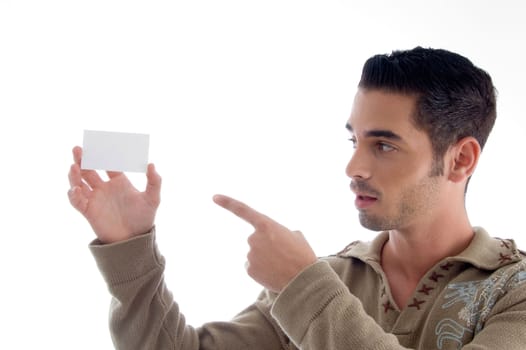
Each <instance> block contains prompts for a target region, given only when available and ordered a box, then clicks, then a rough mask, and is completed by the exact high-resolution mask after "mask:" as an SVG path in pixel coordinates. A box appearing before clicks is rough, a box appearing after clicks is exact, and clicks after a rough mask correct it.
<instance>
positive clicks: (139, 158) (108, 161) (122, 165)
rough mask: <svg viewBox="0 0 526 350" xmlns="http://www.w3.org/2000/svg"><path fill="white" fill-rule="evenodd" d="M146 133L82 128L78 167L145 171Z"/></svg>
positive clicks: (147, 141)
mask: <svg viewBox="0 0 526 350" xmlns="http://www.w3.org/2000/svg"><path fill="white" fill-rule="evenodd" d="M149 143H150V136H149V135H147V134H135V133H125V132H111V131H96V130H84V140H83V145H82V148H83V152H82V161H81V164H80V167H81V168H82V169H94V170H106V171H129V172H143V173H144V172H146V168H147V167H148V149H149Z"/></svg>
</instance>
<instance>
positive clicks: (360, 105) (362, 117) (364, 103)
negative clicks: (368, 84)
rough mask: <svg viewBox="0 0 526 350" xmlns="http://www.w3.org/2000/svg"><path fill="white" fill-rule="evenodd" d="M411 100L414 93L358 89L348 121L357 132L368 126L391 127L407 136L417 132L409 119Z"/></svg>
mask: <svg viewBox="0 0 526 350" xmlns="http://www.w3.org/2000/svg"><path fill="white" fill-rule="evenodd" d="M415 104H416V97H414V96H411V95H405V94H399V93H391V92H385V91H382V90H365V89H359V90H358V91H357V93H356V96H355V98H354V103H353V107H352V112H351V116H350V118H349V121H348V125H349V126H350V127H351V128H352V131H353V133H354V134H355V135H357V136H360V134H362V133H366V132H368V131H370V130H391V131H393V132H395V133H396V134H398V135H401V136H405V137H410V136H411V134H413V133H419V131H418V130H417V129H416V127H415V125H414V123H413V121H412V115H413V113H414V111H415Z"/></svg>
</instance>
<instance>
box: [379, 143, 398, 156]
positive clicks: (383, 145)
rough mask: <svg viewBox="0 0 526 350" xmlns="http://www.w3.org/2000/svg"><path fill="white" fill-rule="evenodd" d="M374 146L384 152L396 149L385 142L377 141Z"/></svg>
mask: <svg viewBox="0 0 526 350" xmlns="http://www.w3.org/2000/svg"><path fill="white" fill-rule="evenodd" d="M376 148H377V149H378V150H379V151H380V152H385V153H388V152H393V151H396V148H394V147H393V146H391V145H390V144H388V143H385V142H378V143H377V144H376Z"/></svg>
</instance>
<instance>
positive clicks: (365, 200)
mask: <svg viewBox="0 0 526 350" xmlns="http://www.w3.org/2000/svg"><path fill="white" fill-rule="evenodd" d="M377 201H378V198H376V197H370V196H366V195H356V199H355V201H354V204H355V206H356V208H358V209H367V208H369V207H371V206H372V205H373V204H374V203H376V202H377Z"/></svg>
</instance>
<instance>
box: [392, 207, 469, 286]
mask: <svg viewBox="0 0 526 350" xmlns="http://www.w3.org/2000/svg"><path fill="white" fill-rule="evenodd" d="M439 217H440V218H444V217H448V216H443V215H440V216H439ZM445 221H447V222H445ZM472 238H473V229H472V227H471V225H470V223H469V220H468V218H467V215H466V214H465V213H464V215H458V214H457V215H453V216H449V217H448V220H443V219H441V220H436V222H427V223H420V224H414V225H412V226H411V227H407V228H404V229H397V230H391V231H389V240H388V241H387V242H386V244H385V246H384V248H383V251H382V266H383V267H384V269H386V268H388V269H389V270H391V271H392V270H393V269H394V270H396V271H397V275H399V276H400V277H402V278H404V279H406V280H407V281H410V282H414V283H417V282H418V281H419V280H420V279H421V278H422V276H423V275H424V274H426V273H427V272H428V271H429V270H430V269H431V268H432V267H433V266H434V265H436V264H437V263H438V262H439V261H441V260H442V259H444V258H446V257H448V256H455V255H457V254H459V253H460V252H462V251H463V250H464V249H465V248H466V247H467V246H468V245H469V243H470V242H471V240H472Z"/></svg>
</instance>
